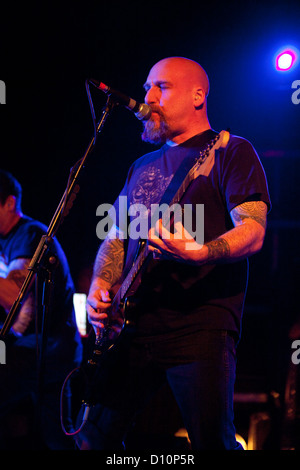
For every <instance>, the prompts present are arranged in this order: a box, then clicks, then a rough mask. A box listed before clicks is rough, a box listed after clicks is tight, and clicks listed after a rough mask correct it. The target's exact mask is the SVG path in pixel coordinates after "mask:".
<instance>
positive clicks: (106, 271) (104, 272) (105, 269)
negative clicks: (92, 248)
mask: <svg viewBox="0 0 300 470" xmlns="http://www.w3.org/2000/svg"><path fill="white" fill-rule="evenodd" d="M123 264H124V243H123V242H122V241H121V240H120V239H118V238H116V239H106V240H105V241H104V242H103V243H102V245H101V247H100V249H99V251H98V253H97V257H96V261H95V265H94V276H96V277H100V278H101V279H104V280H105V281H107V282H109V284H110V285H111V286H112V285H113V284H115V283H116V282H117V281H118V279H119V278H120V276H121V274H122V270H123Z"/></svg>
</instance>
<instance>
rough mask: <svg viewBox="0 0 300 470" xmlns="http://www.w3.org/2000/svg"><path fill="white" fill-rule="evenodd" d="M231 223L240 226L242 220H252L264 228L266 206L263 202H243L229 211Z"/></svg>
mask: <svg viewBox="0 0 300 470" xmlns="http://www.w3.org/2000/svg"><path fill="white" fill-rule="evenodd" d="M231 215H232V219H233V222H234V223H235V224H237V225H239V224H241V223H242V222H243V220H244V219H253V220H255V221H256V222H258V223H259V224H260V225H262V227H263V228H266V225H267V205H266V204H265V203H264V202H263V201H251V202H244V203H243V204H240V205H239V206H237V207H235V208H234V209H233V210H232V211H231Z"/></svg>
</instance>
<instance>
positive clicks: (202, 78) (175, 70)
mask: <svg viewBox="0 0 300 470" xmlns="http://www.w3.org/2000/svg"><path fill="white" fill-rule="evenodd" d="M157 67H159V68H160V69H161V68H168V70H169V72H170V73H172V75H173V77H177V78H178V79H179V80H184V81H185V83H186V84H187V86H190V87H199V88H202V89H203V90H204V92H205V95H206V96H207V95H208V93H209V80H208V76H207V74H206V72H205V70H204V69H203V67H201V65H200V64H198V62H195V61H194V60H191V59H187V58H185V57H167V58H165V59H162V60H160V61H159V62H157V63H156V64H155V65H154V66H153V67H152V69H151V71H153V70H154V69H155V68H157ZM150 73H151V72H150Z"/></svg>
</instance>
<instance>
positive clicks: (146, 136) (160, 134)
mask: <svg viewBox="0 0 300 470" xmlns="http://www.w3.org/2000/svg"><path fill="white" fill-rule="evenodd" d="M155 112H156V113H158V114H159V116H160V120H159V122H156V121H155V120H154V119H151V117H150V119H149V120H148V121H144V122H143V125H144V130H143V133H142V140H143V141H144V142H148V143H150V144H164V143H166V141H167V139H168V135H169V128H168V125H167V122H166V120H165V118H164V116H163V115H162V113H161V112H158V111H156V110H155Z"/></svg>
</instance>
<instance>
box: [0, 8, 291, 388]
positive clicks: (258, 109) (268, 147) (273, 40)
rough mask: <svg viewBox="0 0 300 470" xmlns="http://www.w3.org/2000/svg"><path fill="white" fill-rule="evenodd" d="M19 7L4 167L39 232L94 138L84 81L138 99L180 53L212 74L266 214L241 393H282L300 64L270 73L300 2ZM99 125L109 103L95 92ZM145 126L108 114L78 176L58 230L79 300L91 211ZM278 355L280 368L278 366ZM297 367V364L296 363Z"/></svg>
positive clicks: (215, 114)
mask: <svg viewBox="0 0 300 470" xmlns="http://www.w3.org/2000/svg"><path fill="white" fill-rule="evenodd" d="M206 3H208V2H205V3H204V2H195V1H192V2H189V1H185V2H177V1H172V2H169V1H160V2H155V1H152V2H147V3H143V2H132V3H131V2H125V1H124V2H116V1H111V2H109V3H108V2H104V1H101V0H100V1H82V2H60V3H56V2H31V3H30V4H29V3H28V2H24V3H22V4H20V3H19V4H18V5H15V4H12V6H9V5H5V6H3V5H2V6H1V20H0V23H1V32H0V34H1V36H0V38H1V55H0V79H1V80H4V81H5V83H6V93H7V103H6V105H5V106H1V107H0V125H1V127H0V133H1V140H0V158H1V164H0V166H1V167H2V168H5V169H7V170H9V171H11V172H12V173H13V174H14V175H15V176H16V177H17V179H19V181H20V182H21V184H22V186H23V191H24V196H23V211H24V213H26V214H28V215H30V216H32V217H35V218H37V219H39V220H41V221H42V222H44V223H45V224H46V225H48V224H49V223H50V220H51V219H52V216H53V214H54V211H55V209H56V207H57V205H58V203H59V201H60V199H61V196H62V194H63V191H64V189H65V186H66V183H67V178H68V175H69V170H70V168H71V167H72V166H73V165H74V163H75V162H76V161H77V160H78V159H79V158H80V157H81V156H82V155H83V153H84V151H85V149H86V147H87V145H88V143H89V142H90V140H91V138H92V135H93V127H92V120H91V113H90V109H89V104H88V99H87V95H86V90H85V79H87V78H96V79H99V80H101V81H103V82H105V83H107V84H109V85H110V86H112V87H114V88H116V89H119V90H121V91H123V92H124V93H126V94H128V95H130V96H132V97H133V98H135V99H137V100H140V101H143V96H144V95H143V88H142V85H143V83H144V82H145V80H146V77H147V74H148V71H149V69H150V68H151V66H152V65H153V64H154V63H155V62H156V61H158V60H160V59H161V58H164V57H167V56H172V55H179V56H185V57H189V58H191V59H194V60H196V61H198V62H199V63H200V64H201V65H202V66H203V67H204V68H205V69H206V71H207V73H208V75H209V77H210V85H211V91H210V96H209V98H208V111H209V118H210V123H211V126H212V127H213V128H214V129H216V130H221V129H224V128H230V130H231V132H232V133H233V134H236V135H241V136H243V137H245V138H247V139H249V140H250V141H251V142H252V143H253V145H254V146H255V148H256V149H257V151H258V153H259V155H260V157H261V160H262V162H263V165H264V167H265V170H266V174H267V178H268V182H269V189H270V193H271V198H272V203H273V208H272V211H271V213H270V216H269V228H268V233H267V236H266V242H265V246H264V248H263V251H262V252H261V253H260V254H258V255H255V256H254V257H253V258H252V259H251V262H250V267H251V276H250V281H249V291H248V302H247V306H246V310H245V319H244V327H243V334H244V336H243V340H242V341H241V345H240V357H241V359H240V361H239V364H238V381H237V384H238V385H237V386H238V389H239V390H242V391H245V390H246V391H251V392H252V391H255V390H263V391H266V392H267V393H269V392H270V391H272V390H274V389H275V390H278V391H279V392H280V393H281V395H282V390H283V389H284V386H285V385H284V384H285V379H284V378H283V377H284V376H285V371H286V363H288V362H289V360H290V359H289V358H290V355H291V349H290V343H289V340H288V330H289V328H290V326H291V325H292V324H293V322H294V321H295V320H296V319H297V316H298V315H299V309H298V279H299V231H300V221H299V205H298V198H299V184H298V180H299V176H298V175H299V169H300V146H299V124H300V105H298V106H297V105H294V104H293V103H292V101H291V95H292V91H293V90H292V88H291V85H292V82H293V81H294V80H296V79H298V80H300V67H299V66H298V68H296V69H295V71H292V72H287V73H278V72H277V71H276V70H275V68H274V56H275V54H276V52H277V51H278V49H279V48H280V47H282V46H284V45H288V44H293V45H294V46H296V47H298V49H300V28H299V19H300V5H299V2H292V1H272V2H271V1H270V2H258V1H257V2H256V1H244V2H233V1H232V2H222V3H221V4H220V3H219V2H214V1H212V2H210V3H209V5H207V4H206ZM92 96H93V100H94V104H95V109H96V113H97V116H100V112H101V109H102V106H103V105H104V102H105V97H104V96H102V94H101V93H100V92H99V93H98V92H96V93H95V91H93V90H92ZM140 133H141V123H140V122H139V121H138V120H137V119H136V118H135V116H134V115H133V114H131V113H130V112H129V111H128V110H126V109H124V108H117V109H114V111H113V112H112V114H111V115H110V117H109V119H108V121H107V122H106V125H105V128H104V130H103V132H102V133H101V135H100V137H99V140H98V143H97V146H96V149H95V150H94V151H93V153H92V154H91V155H90V156H89V157H88V160H87V162H86V165H85V168H84V170H83V172H82V174H81V180H80V186H81V190H80V192H79V195H78V197H77V199H76V201H75V204H74V207H73V209H72V211H71V213H70V214H69V216H68V217H67V218H66V219H65V222H64V224H63V225H62V227H61V228H60V230H59V232H58V238H59V240H60V241H61V243H62V245H63V247H64V249H65V252H66V254H67V257H68V259H69V263H70V266H71V270H72V274H73V277H74V280H75V282H76V285H77V288H78V290H81V289H82V283H81V280H80V278H81V274H82V272H83V271H84V270H85V269H86V268H89V267H90V266H91V264H92V262H93V259H94V257H95V253H96V250H97V247H98V245H99V240H98V239H97V237H96V224H97V221H98V219H97V217H96V208H97V206H98V205H99V204H101V203H113V201H114V199H115V197H116V196H117V195H118V192H119V190H120V189H121V187H122V185H123V183H124V181H125V177H126V172H127V170H128V168H129V166H130V164H131V163H132V162H133V161H134V160H135V159H136V158H137V157H139V156H140V155H142V154H143V153H144V152H146V151H149V150H150V149H151V147H150V146H149V145H146V144H144V143H142V142H141V139H140ZM286 358H288V359H287V362H286ZM299 367H300V366H299Z"/></svg>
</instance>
